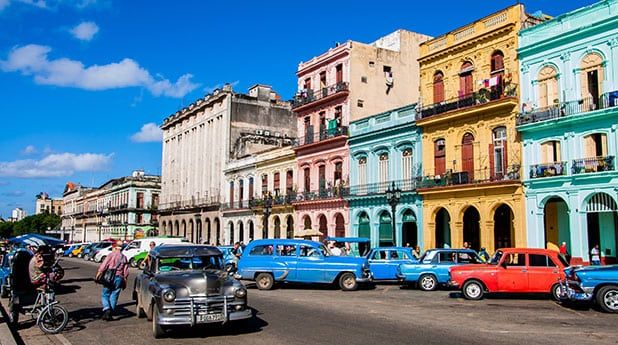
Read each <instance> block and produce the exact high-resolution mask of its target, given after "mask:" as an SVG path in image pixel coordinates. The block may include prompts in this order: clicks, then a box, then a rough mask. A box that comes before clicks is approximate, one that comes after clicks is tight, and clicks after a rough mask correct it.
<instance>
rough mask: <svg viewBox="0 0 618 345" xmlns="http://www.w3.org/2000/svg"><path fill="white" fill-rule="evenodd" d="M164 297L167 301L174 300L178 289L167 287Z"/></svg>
mask: <svg viewBox="0 0 618 345" xmlns="http://www.w3.org/2000/svg"><path fill="white" fill-rule="evenodd" d="M163 299H164V300H165V301H166V302H174V300H175V299H176V291H174V290H173V289H166V290H164V291H163Z"/></svg>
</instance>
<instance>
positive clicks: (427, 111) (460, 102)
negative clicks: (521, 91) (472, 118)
mask: <svg viewBox="0 0 618 345" xmlns="http://www.w3.org/2000/svg"><path fill="white" fill-rule="evenodd" d="M516 96H517V85H515V84H509V85H507V86H505V87H504V89H502V88H491V89H480V90H479V91H476V92H473V93H471V94H468V95H462V96H459V97H457V98H451V99H448V100H445V101H442V102H439V103H434V104H430V105H428V106H425V107H422V108H421V109H420V111H419V112H418V113H417V115H416V119H417V120H423V119H427V118H431V117H434V116H437V115H441V114H444V113H447V112H449V111H454V110H462V109H466V108H470V107H474V106H478V105H482V104H489V103H492V102H496V101H499V100H501V99H504V98H509V97H516Z"/></svg>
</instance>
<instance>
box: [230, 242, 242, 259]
mask: <svg viewBox="0 0 618 345" xmlns="http://www.w3.org/2000/svg"><path fill="white" fill-rule="evenodd" d="M232 254H234V256H235V257H236V260H238V259H240V256H241V255H242V247H241V246H240V242H236V243H234V247H233V248H232Z"/></svg>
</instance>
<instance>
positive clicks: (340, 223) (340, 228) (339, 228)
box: [335, 213, 345, 237]
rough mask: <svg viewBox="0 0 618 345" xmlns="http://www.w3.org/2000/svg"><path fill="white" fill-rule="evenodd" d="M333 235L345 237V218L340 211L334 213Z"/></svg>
mask: <svg viewBox="0 0 618 345" xmlns="http://www.w3.org/2000/svg"><path fill="white" fill-rule="evenodd" d="M335 237H345V220H344V219H343V215H341V213H337V214H336V215H335Z"/></svg>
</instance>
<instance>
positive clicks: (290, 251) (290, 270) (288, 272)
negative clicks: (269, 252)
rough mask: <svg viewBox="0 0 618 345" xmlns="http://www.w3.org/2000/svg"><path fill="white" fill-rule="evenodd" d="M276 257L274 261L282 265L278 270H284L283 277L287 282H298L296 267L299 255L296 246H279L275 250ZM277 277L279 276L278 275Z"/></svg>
mask: <svg viewBox="0 0 618 345" xmlns="http://www.w3.org/2000/svg"><path fill="white" fill-rule="evenodd" d="M275 249H276V250H275V252H276V253H275V256H273V260H274V261H277V262H279V263H280V265H277V267H278V269H282V270H283V271H282V272H280V273H281V277H282V279H283V280H286V281H296V279H297V273H296V266H297V265H298V254H297V248H296V246H295V245H291V244H279V245H277V246H276V248H275ZM276 276H278V275H277V274H276Z"/></svg>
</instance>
